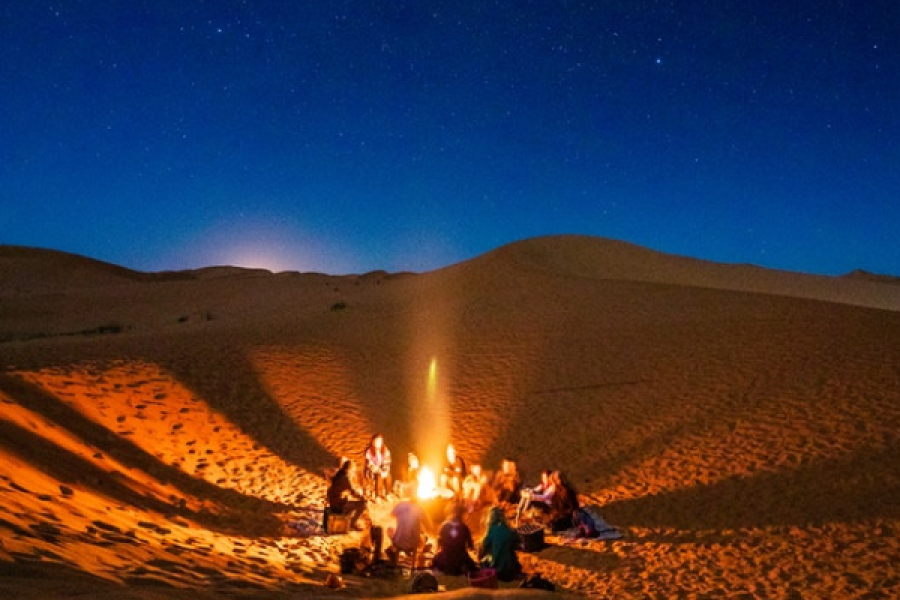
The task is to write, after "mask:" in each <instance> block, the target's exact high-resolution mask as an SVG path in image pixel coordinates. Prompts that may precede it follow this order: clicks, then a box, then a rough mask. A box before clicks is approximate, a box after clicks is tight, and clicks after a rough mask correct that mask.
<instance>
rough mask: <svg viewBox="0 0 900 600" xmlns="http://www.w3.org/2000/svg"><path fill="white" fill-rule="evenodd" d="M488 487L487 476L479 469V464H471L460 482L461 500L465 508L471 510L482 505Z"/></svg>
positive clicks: (486, 495)
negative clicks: (470, 467)
mask: <svg viewBox="0 0 900 600" xmlns="http://www.w3.org/2000/svg"><path fill="white" fill-rule="evenodd" d="M489 491H490V489H489V487H488V485H487V477H485V475H484V473H482V471H481V465H472V469H471V470H470V471H469V474H468V475H466V478H465V479H463V482H462V500H463V502H464V503H465V506H466V509H467V510H468V511H469V512H472V511H473V510H474V509H476V508H478V507H480V506H483V505H484V504H485V503H486V501H487V497H488V493H489Z"/></svg>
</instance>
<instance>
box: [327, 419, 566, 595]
mask: <svg viewBox="0 0 900 600" xmlns="http://www.w3.org/2000/svg"><path fill="white" fill-rule="evenodd" d="M362 462H363V469H362V485H361V486H355V485H354V481H353V480H354V476H355V465H354V461H352V460H349V459H347V458H343V459H342V461H341V465H340V467H339V468H338V469H337V470H336V472H334V474H333V475H332V476H331V478H330V479H331V481H330V485H329V487H328V491H327V499H326V500H327V505H328V510H330V511H331V512H333V513H334V512H337V513H340V514H343V515H345V516H347V517H348V518H349V521H350V527H352V528H353V529H356V530H362V529H364V527H362V526H361V525H360V524H359V522H358V521H359V519H360V517H361V516H362V515H363V514H364V513H365V512H366V510H367V508H368V503H369V502H372V503H382V502H386V501H389V500H390V501H395V502H396V503H395V504H394V505H393V508H392V509H391V513H390V515H391V517H393V518H394V520H395V522H396V525H395V526H394V527H389V528H388V529H387V534H388V538H389V539H390V542H391V545H390V546H389V547H388V548H387V550H386V554H387V556H388V558H389V560H391V562H396V561H397V560H398V558H399V556H400V555H401V554H407V555H410V556H413V555H415V554H416V553H417V552H418V551H423V552H424V551H429V550H435V549H434V548H432V547H431V543H430V542H428V538H427V532H429V531H434V529H435V528H434V523H433V520H432V518H431V516H430V514H429V511H427V510H425V508H424V507H423V502H422V500H421V499H420V498H419V497H418V496H419V489H420V486H421V481H420V470H421V468H422V467H421V465H420V464H419V459H418V457H417V456H416V455H415V454H414V453H409V454H408V455H407V461H406V464H405V466H404V467H403V469H402V473H401V475H400V477H399V478H398V479H397V480H396V481H394V479H393V477H392V460H391V452H390V450H389V449H388V447H387V445H386V444H385V440H384V436H382V435H381V434H376V435H374V436H372V439H371V440H370V442H369V444H368V446H367V447H366V450H365V453H364V455H363V461H362ZM431 491H432V494H430V495H432V496H434V497H437V498H439V499H441V500H442V503H441V506H445V507H446V511H444V514H445V516H446V519H445V520H444V522H443V523H442V524H441V525H440V528H439V530H438V535H437V539H436V541H437V547H436V551H435V552H434V558H433V560H432V567H433V568H434V569H435V570H437V571H439V572H441V573H444V574H447V575H462V574H465V573H467V572H471V571H474V570H476V569H478V568H479V564H480V565H483V566H488V567H490V568H493V569H495V570H496V573H497V578H498V579H500V580H501V581H512V580H513V579H516V578H518V577H520V576H521V574H522V570H521V566H520V564H519V560H518V557H517V555H516V549H517V548H518V547H519V540H518V532H517V527H518V526H519V524H520V522H521V521H522V520H523V519H526V520H529V521H531V520H533V517H534V516H535V515H540V517H541V518H540V519H539V520H540V522H541V523H542V524H544V525H545V526H547V527H548V528H549V529H550V530H551V531H557V532H558V531H564V530H567V529H570V528H572V527H573V526H574V525H577V523H574V522H573V514H575V513H576V511H577V509H578V508H579V503H578V495H577V493H576V491H575V489H574V488H573V487H572V485H571V484H570V483H569V482H568V481H566V479H565V478H564V477H563V476H562V475H561V473H560V472H559V471H552V470H545V471H543V472H541V477H540V481H539V482H536V484H535V485H534V486H532V487H526V486H524V485H523V482H522V478H521V476H520V474H519V471H518V467H517V465H516V463H515V461H513V460H510V459H504V460H503V461H502V462H501V465H500V468H499V469H498V470H497V472H496V473H495V474H494V475H493V477H488V475H487V474H486V473H485V472H484V471H483V470H482V468H481V466H480V465H477V464H473V465H471V466H467V464H466V461H465V460H464V459H463V458H462V457H461V456H460V455H459V454H458V453H457V452H456V449H455V447H454V446H453V445H452V444H449V445H448V446H447V450H446V456H445V460H444V463H443V465H442V467H441V469H440V470H439V473H438V477H437V478H436V481H435V482H434V486H433V490H431ZM484 511H487V516H486V517H485V519H484V523H485V526H486V530H485V534H484V536H483V538H482V539H481V540H480V543H479V544H478V545H477V546H476V544H475V540H474V538H473V535H472V528H471V527H470V524H474V523H472V518H477V517H475V515H481V514H484ZM510 519H512V521H513V523H512V524H510ZM473 553H474V555H475V557H476V558H477V559H478V562H476V560H475V558H473Z"/></svg>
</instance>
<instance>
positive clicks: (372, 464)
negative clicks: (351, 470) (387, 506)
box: [365, 434, 391, 499]
mask: <svg viewBox="0 0 900 600" xmlns="http://www.w3.org/2000/svg"><path fill="white" fill-rule="evenodd" d="M365 461H366V466H365V480H366V489H367V491H368V492H369V494H370V496H371V497H372V498H380V499H387V495H388V493H389V492H390V489H391V451H390V450H388V447H387V446H386V445H385V443H384V436H382V435H381V434H375V435H373V436H372V439H371V441H369V446H368V448H366V453H365Z"/></svg>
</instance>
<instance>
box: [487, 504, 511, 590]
mask: <svg viewBox="0 0 900 600" xmlns="http://www.w3.org/2000/svg"><path fill="white" fill-rule="evenodd" d="M518 547H519V534H518V533H516V532H515V531H514V530H513V529H512V528H511V527H510V526H509V525H508V524H507V522H506V515H505V514H504V513H503V509H502V508H500V507H499V506H495V507H494V508H492V509H491V512H490V513H488V527H487V533H486V534H485V536H484V539H483V540H482V541H481V549H480V550H479V552H478V558H479V559H481V561H482V563H483V564H485V565H486V566H488V567H490V568H492V569H496V570H497V579H499V580H500V581H512V580H514V579H517V578H519V577H521V575H522V565H521V564H519V557H518V556H517V555H516V548H518Z"/></svg>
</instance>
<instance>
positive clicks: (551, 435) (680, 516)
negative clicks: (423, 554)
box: [0, 236, 900, 599]
mask: <svg viewBox="0 0 900 600" xmlns="http://www.w3.org/2000/svg"><path fill="white" fill-rule="evenodd" d="M374 432H381V433H383V434H384V436H385V439H386V441H387V443H388V445H389V447H390V448H391V449H392V451H393V452H394V455H395V461H397V462H399V461H400V460H402V457H403V456H405V454H406V452H407V451H409V450H413V449H415V450H417V451H419V452H420V453H421V454H422V455H423V456H424V458H425V459H426V461H429V462H433V461H435V460H436V455H437V452H439V450H440V448H441V447H442V445H443V444H445V443H446V442H447V441H452V442H453V443H454V444H455V445H456V447H457V449H458V450H459V452H460V454H461V455H462V456H464V457H465V458H466V459H467V460H468V461H469V462H470V463H480V464H482V465H484V467H485V468H486V469H488V470H492V469H496V468H497V466H498V465H499V462H500V460H501V458H503V457H505V456H509V457H513V458H515V459H516V460H518V462H519V465H520V468H521V469H522V471H523V472H524V474H525V479H526V482H527V483H535V482H536V479H537V474H538V473H539V471H540V470H541V469H544V468H558V469H561V470H563V472H564V473H565V474H566V475H567V476H568V477H569V478H570V479H571V480H572V481H573V482H574V484H575V485H576V487H577V488H578V490H579V492H580V494H581V499H582V501H583V502H585V503H590V504H595V505H597V506H599V507H600V511H601V512H602V514H603V516H604V517H605V518H606V520H607V521H608V522H609V523H611V524H612V525H614V526H616V527H617V528H619V529H620V530H621V531H622V532H623V533H624V534H625V536H624V538H623V539H621V540H617V541H596V540H594V541H585V542H579V543H575V544H562V543H553V544H551V546H550V547H548V548H546V549H544V550H542V551H540V552H538V553H534V554H524V553H523V554H522V555H521V559H522V561H523V564H524V565H525V567H526V570H528V571H529V572H538V573H541V574H542V575H544V576H545V577H546V578H548V579H550V580H551V581H553V582H554V583H556V584H557V586H558V587H559V589H560V592H561V593H564V592H567V593H570V594H573V595H586V596H595V597H603V598H726V597H727V598H791V599H795V598H900V576H898V575H897V574H896V566H895V565H897V564H900V500H898V498H900V282H898V281H897V280H895V279H892V278H890V277H876V276H870V275H867V274H859V273H856V274H854V275H853V276H847V277H821V276H813V275H804V274H799V273H787V272H778V271H771V270H767V269H762V268H759V267H754V266H750V265H721V264H714V263H709V262H704V261H699V260H693V259H687V258H682V257H677V256H670V255H665V254H660V253H657V252H653V251H650V250H646V249H643V248H638V247H635V246H632V245H629V244H625V243H622V242H615V241H611V240H605V239H598V238H587V237H579V236H558V237H548V238H538V239H533V240H526V241H523V242H519V243H516V244H512V245H509V246H505V247H503V248H500V249H498V250H496V251H494V252H490V253H488V254H485V255H483V256H480V257H477V258H475V259H473V260H470V261H466V262H463V263H460V264H456V265H452V266H449V267H447V268H444V269H440V270H436V271H433V272H428V273H423V274H412V273H399V274H389V273H384V272H374V273H368V274H364V275H358V276H357V275H353V276H329V275H324V274H315V273H278V274H272V273H269V272H267V271H261V270H247V269H236V268H230V267H216V268H209V269H201V270H198V271H189V272H178V273H137V272H134V271H130V270H128V269H125V268H122V267H118V266H114V265H108V264H105V263H101V262H98V261H95V260H91V259H87V258H84V257H78V256H72V255H67V254H63V253H59V252H54V251H50V250H37V249H26V248H16V247H0V597H3V598H68V597H76V596H79V597H91V598H135V599H150V598H227V597H235V598H238V597H240V598H288V597H297V598H300V597H329V598H330V597H385V596H396V595H400V594H403V593H404V592H405V590H406V585H407V583H408V582H406V581H403V580H381V579H373V578H362V577H355V576H347V577H345V579H344V583H345V584H346V586H345V587H344V588H343V589H341V590H329V589H327V588H325V587H324V585H323V583H324V581H325V578H326V576H327V575H328V574H329V573H336V572H337V571H338V560H337V558H338V556H339V553H340V552H341V550H342V549H343V548H345V547H350V546H354V545H357V544H359V543H360V537H361V535H362V534H360V533H352V534H349V535H326V534H323V533H321V532H320V531H317V530H316V524H317V522H318V521H319V519H320V516H321V507H322V502H323V499H324V490H325V485H326V482H325V478H324V473H325V470H326V469H329V468H332V467H334V466H335V465H336V464H337V462H338V460H339V457H341V456H359V455H361V452H362V449H363V447H364V446H365V444H366V442H367V441H368V439H369V437H370V436H371V434H372V433H374ZM384 512H385V511H384V509H382V511H381V512H380V513H379V512H378V511H375V510H373V513H374V514H373V518H374V519H375V520H376V521H383V520H385V519H386V518H387V517H386V515H385V514H384ZM440 581H441V583H442V585H444V586H446V588H447V589H448V590H450V591H448V592H446V594H444V595H445V596H446V597H452V598H476V597H477V598H481V597H493V596H494V595H506V596H513V597H531V596H533V597H542V595H543V594H544V593H543V592H531V593H530V594H529V593H527V592H525V593H520V592H517V591H516V590H514V589H504V590H501V591H499V592H493V593H489V592H484V591H481V592H479V591H476V590H473V589H472V588H465V580H464V579H462V578H450V577H443V578H441V579H440ZM454 590H456V591H454Z"/></svg>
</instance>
